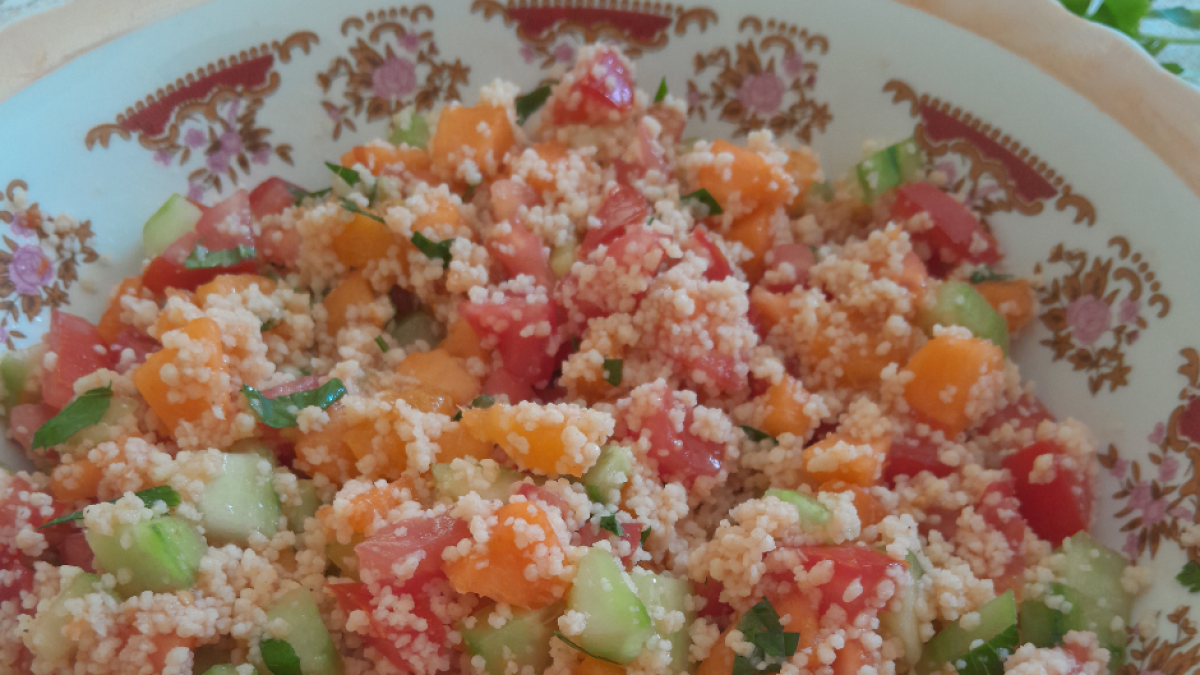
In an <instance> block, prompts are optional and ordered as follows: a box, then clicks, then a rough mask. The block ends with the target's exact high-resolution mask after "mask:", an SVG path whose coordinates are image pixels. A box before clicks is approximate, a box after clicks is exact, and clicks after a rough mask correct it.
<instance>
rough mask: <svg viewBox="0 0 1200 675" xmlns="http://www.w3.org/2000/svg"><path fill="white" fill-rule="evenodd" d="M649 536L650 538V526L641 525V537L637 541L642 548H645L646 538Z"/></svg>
mask: <svg viewBox="0 0 1200 675" xmlns="http://www.w3.org/2000/svg"><path fill="white" fill-rule="evenodd" d="M649 538H650V528H648V527H643V528H642V537H641V539H640V540H639V542H638V543H639V544H640V545H641V547H642V548H646V540H647V539H649Z"/></svg>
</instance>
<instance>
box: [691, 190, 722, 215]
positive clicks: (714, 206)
mask: <svg viewBox="0 0 1200 675" xmlns="http://www.w3.org/2000/svg"><path fill="white" fill-rule="evenodd" d="M680 199H681V200H682V201H694V202H699V203H700V204H703V205H704V207H705V208H707V209H708V213H707V215H709V216H719V215H721V214H722V213H725V210H724V209H722V208H721V205H720V204H718V203H717V200H716V199H714V198H713V196H712V195H710V194H709V193H708V190H705V189H704V188H700V189H699V190H696V191H695V192H689V193H688V194H686V195H684V196H683V197H680Z"/></svg>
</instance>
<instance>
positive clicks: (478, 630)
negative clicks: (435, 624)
mask: <svg viewBox="0 0 1200 675" xmlns="http://www.w3.org/2000/svg"><path fill="white" fill-rule="evenodd" d="M493 612H495V606H492V607H488V608H487V609H484V610H482V611H479V612H476V613H475V615H474V618H475V621H474V627H473V628H467V627H465V626H461V627H460V631H461V632H462V636H463V642H464V643H465V644H466V646H467V651H469V652H470V653H471V654H472V655H474V656H482V657H483V660H484V663H485V664H486V665H485V666H484V668H485V669H486V670H487V672H488V675H505V673H506V672H508V670H509V668H510V666H511V664H516V666H517V669H518V672H525V671H526V668H532V669H533V670H532V672H534V673H542V672H545V671H546V669H547V668H549V667H550V663H551V658H550V640H551V639H552V638H553V635H554V629H555V626H557V625H558V617H559V615H560V614H562V612H563V604H562V603H561V602H559V603H555V604H553V605H550V606H547V607H542V608H541V609H535V610H519V609H514V610H513V612H512V617H511V618H509V619H508V620H507V621H505V622H504V625H503V626H501V627H499V628H493V627H492V625H491V623H490V622H489V619H490V617H491V615H492V613H493Z"/></svg>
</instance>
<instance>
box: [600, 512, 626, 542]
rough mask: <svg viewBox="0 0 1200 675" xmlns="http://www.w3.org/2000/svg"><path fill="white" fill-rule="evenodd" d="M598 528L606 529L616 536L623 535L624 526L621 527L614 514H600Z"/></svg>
mask: <svg viewBox="0 0 1200 675" xmlns="http://www.w3.org/2000/svg"><path fill="white" fill-rule="evenodd" d="M600 529H601V530H608V531H609V532H612V533H613V534H615V535H617V536H618V537H624V536H625V528H623V527H621V524H620V523H618V522H617V517H616V516H614V515H607V516H601V517H600Z"/></svg>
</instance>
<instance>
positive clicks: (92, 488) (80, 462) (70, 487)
mask: <svg viewBox="0 0 1200 675" xmlns="http://www.w3.org/2000/svg"><path fill="white" fill-rule="evenodd" d="M103 475H104V473H103V472H102V471H101V470H100V467H98V466H96V463H95V462H93V461H92V460H90V459H87V458H86V457H85V458H82V459H77V460H75V461H74V462H72V463H70V464H59V465H58V466H56V467H55V468H54V472H53V473H52V474H51V475H50V494H52V495H54V498H55V499H57V500H58V501H60V502H62V503H64V504H74V503H76V502H91V501H95V499H96V492H97V490H98V489H99V487H100V479H101V478H102V477H103Z"/></svg>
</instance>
